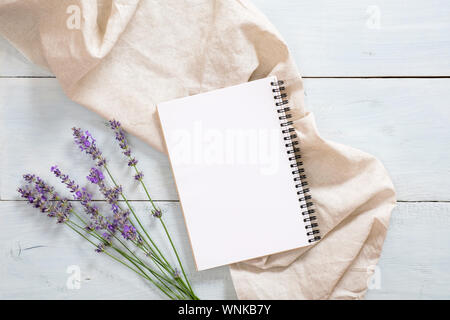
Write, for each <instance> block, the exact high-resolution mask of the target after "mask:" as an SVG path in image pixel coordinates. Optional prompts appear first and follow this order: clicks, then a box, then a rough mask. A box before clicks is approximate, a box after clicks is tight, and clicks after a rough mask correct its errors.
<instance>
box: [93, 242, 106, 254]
mask: <svg viewBox="0 0 450 320" xmlns="http://www.w3.org/2000/svg"><path fill="white" fill-rule="evenodd" d="M103 251H105V245H104V244H103V243H99V244H98V245H97V248H96V249H95V252H97V253H101V252H103Z"/></svg>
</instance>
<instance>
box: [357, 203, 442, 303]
mask: <svg viewBox="0 0 450 320" xmlns="http://www.w3.org/2000/svg"><path fill="white" fill-rule="evenodd" d="M449 228H450V204H449V203H417V202H416V203H399V204H398V206H397V208H396V209H394V211H393V213H392V218H391V223H390V226H389V231H388V233H387V238H386V241H385V244H384V247H383V252H382V254H381V259H380V262H379V264H378V268H376V269H375V271H376V273H378V275H377V277H378V280H379V282H378V281H377V280H375V278H373V281H372V283H371V287H372V289H371V290H369V292H368V294H367V296H366V298H367V299H450V273H449V272H448V270H449V265H450V251H449V250H448V245H449V243H450V233H449V232H448V230H449ZM377 282H378V283H377Z"/></svg>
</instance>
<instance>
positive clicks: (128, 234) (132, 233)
mask: <svg viewBox="0 0 450 320" xmlns="http://www.w3.org/2000/svg"><path fill="white" fill-rule="evenodd" d="M122 236H123V237H124V238H125V239H127V240H136V228H135V227H133V226H130V225H124V226H123V230H122Z"/></svg>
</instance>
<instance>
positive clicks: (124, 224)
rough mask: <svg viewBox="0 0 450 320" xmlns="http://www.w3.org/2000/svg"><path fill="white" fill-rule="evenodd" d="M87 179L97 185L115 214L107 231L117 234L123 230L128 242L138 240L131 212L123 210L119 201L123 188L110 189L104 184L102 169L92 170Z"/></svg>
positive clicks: (109, 222)
mask: <svg viewBox="0 0 450 320" xmlns="http://www.w3.org/2000/svg"><path fill="white" fill-rule="evenodd" d="M87 179H88V180H89V181H90V182H91V183H93V184H96V185H97V186H98V188H99V190H100V192H101V193H102V195H103V197H104V198H105V199H106V200H107V201H108V203H109V204H111V210H112V212H113V217H112V221H108V224H107V229H108V230H109V231H110V232H112V233H115V232H116V231H117V230H122V235H123V236H124V238H125V239H127V240H130V239H132V240H135V239H136V234H137V232H136V229H134V227H132V226H130V224H129V220H128V217H129V215H130V212H129V211H128V210H122V209H121V208H120V206H119V203H118V200H119V196H120V195H121V193H122V187H121V186H114V187H112V188H108V187H107V186H106V184H105V182H104V176H103V173H102V172H101V170H100V169H98V168H91V170H90V172H89V176H87ZM124 230H125V231H124Z"/></svg>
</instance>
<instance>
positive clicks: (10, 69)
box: [0, 36, 52, 77]
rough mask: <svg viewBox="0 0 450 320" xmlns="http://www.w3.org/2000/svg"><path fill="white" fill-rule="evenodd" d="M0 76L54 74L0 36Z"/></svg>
mask: <svg viewBox="0 0 450 320" xmlns="http://www.w3.org/2000/svg"><path fill="white" fill-rule="evenodd" d="M0 76H2V77H15V76H52V74H51V72H49V71H48V70H45V69H43V68H41V67H39V66H37V65H35V64H33V63H32V62H31V61H29V60H28V59H27V58H25V57H24V56H23V55H22V54H21V53H20V52H19V51H17V50H16V49H15V48H14V47H13V46H12V45H11V44H10V43H9V42H8V41H7V40H6V39H5V38H3V37H2V36H0Z"/></svg>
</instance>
